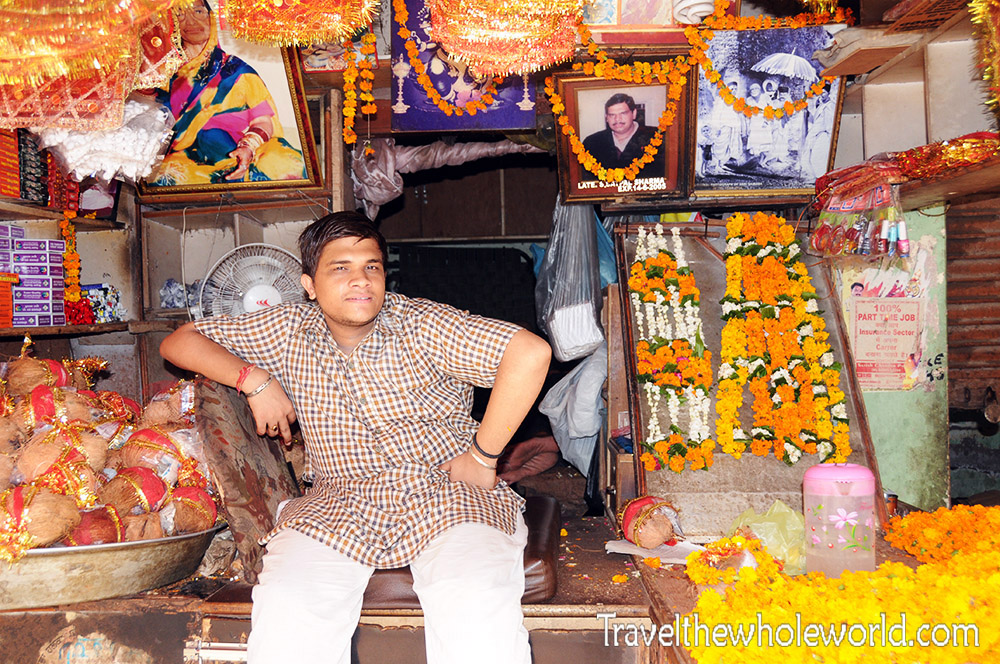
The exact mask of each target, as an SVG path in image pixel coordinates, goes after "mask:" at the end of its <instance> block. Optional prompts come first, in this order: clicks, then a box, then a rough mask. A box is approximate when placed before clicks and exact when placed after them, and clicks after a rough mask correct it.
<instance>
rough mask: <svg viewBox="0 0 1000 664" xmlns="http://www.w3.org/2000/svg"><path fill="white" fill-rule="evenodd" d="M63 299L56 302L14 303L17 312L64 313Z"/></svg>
mask: <svg viewBox="0 0 1000 664" xmlns="http://www.w3.org/2000/svg"><path fill="white" fill-rule="evenodd" d="M65 307H66V305H65V303H63V302H62V301H59V302H56V301H52V302H17V303H16V304H14V313H15V314H62V313H65V312H66V309H65Z"/></svg>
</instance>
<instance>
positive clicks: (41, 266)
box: [12, 263, 63, 277]
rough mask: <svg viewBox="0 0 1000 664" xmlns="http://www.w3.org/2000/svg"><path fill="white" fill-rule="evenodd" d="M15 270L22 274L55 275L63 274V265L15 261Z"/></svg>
mask: <svg viewBox="0 0 1000 664" xmlns="http://www.w3.org/2000/svg"><path fill="white" fill-rule="evenodd" d="M12 271H13V272H15V273H17V274H20V275H46V274H51V275H52V276H53V277H61V276H63V267H62V265H50V264H49V263H14V264H13V270H12Z"/></svg>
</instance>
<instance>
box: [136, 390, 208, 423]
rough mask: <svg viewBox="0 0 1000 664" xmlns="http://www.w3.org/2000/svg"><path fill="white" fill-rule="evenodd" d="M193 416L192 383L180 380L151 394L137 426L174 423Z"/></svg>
mask: <svg viewBox="0 0 1000 664" xmlns="http://www.w3.org/2000/svg"><path fill="white" fill-rule="evenodd" d="M193 418H194V383H193V382H191V381H186V380H182V381H179V382H178V383H177V384H175V385H174V386H173V387H171V388H170V389H168V390H167V391H165V392H160V393H159V394H156V395H154V396H153V398H152V399H150V400H149V403H148V404H146V408H145V409H143V411H142V417H140V418H139V422H138V424H137V425H136V427H137V428H139V429H143V428H146V427H151V426H156V425H158V424H167V423H176V422H180V421H182V420H187V421H191V420H192V419H193Z"/></svg>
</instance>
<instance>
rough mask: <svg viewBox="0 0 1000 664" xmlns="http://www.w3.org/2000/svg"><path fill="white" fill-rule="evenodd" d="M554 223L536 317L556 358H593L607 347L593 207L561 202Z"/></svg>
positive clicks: (540, 280) (537, 293)
mask: <svg viewBox="0 0 1000 664" xmlns="http://www.w3.org/2000/svg"><path fill="white" fill-rule="evenodd" d="M552 222H553V223H552V234H551V235H550V236H549V246H548V249H547V250H546V251H545V258H544V259H543V261H542V267H541V269H540V270H539V273H538V281H537V283H536V284H535V311H536V312H537V316H538V326H539V328H540V329H542V330H545V332H546V334H547V335H548V337H549V342H550V343H551V345H552V353H553V355H555V357H556V359H557V360H559V361H560V362H568V361H569V360H575V359H577V358H580V357H585V356H587V355H589V354H591V353H592V352H594V350H596V349H597V347H598V346H600V345H601V343H603V341H604V333H603V331H602V330H601V325H600V312H601V293H600V275H599V272H598V257H597V233H596V229H595V227H594V218H593V216H592V212H591V207H590V206H589V205H562V203H561V201H560V200H559V199H558V198H557V199H556V207H555V211H554V212H553V213H552ZM584 472H586V471H584Z"/></svg>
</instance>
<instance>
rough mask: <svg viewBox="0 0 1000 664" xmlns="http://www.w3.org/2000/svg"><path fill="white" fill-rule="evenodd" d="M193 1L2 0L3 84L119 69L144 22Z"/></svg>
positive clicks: (0, 58)
mask: <svg viewBox="0 0 1000 664" xmlns="http://www.w3.org/2000/svg"><path fill="white" fill-rule="evenodd" d="M189 4H191V0H27V1H26V2H24V1H22V2H11V0H0V84H13V85H17V84H21V85H38V84H41V83H43V82H45V81H46V80H51V79H54V78H58V77H67V78H80V77H86V76H93V75H95V74H97V73H100V72H109V71H112V70H115V69H116V68H117V67H118V65H119V63H120V62H121V61H122V60H123V59H130V58H132V57H133V54H134V53H135V49H136V47H137V44H138V41H139V36H140V35H141V34H142V32H143V30H144V29H145V28H146V22H147V21H148V20H149V19H151V18H153V17H155V16H157V15H158V14H162V13H164V12H166V11H168V10H170V8H171V7H174V6H181V5H183V6H187V5H189Z"/></svg>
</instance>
